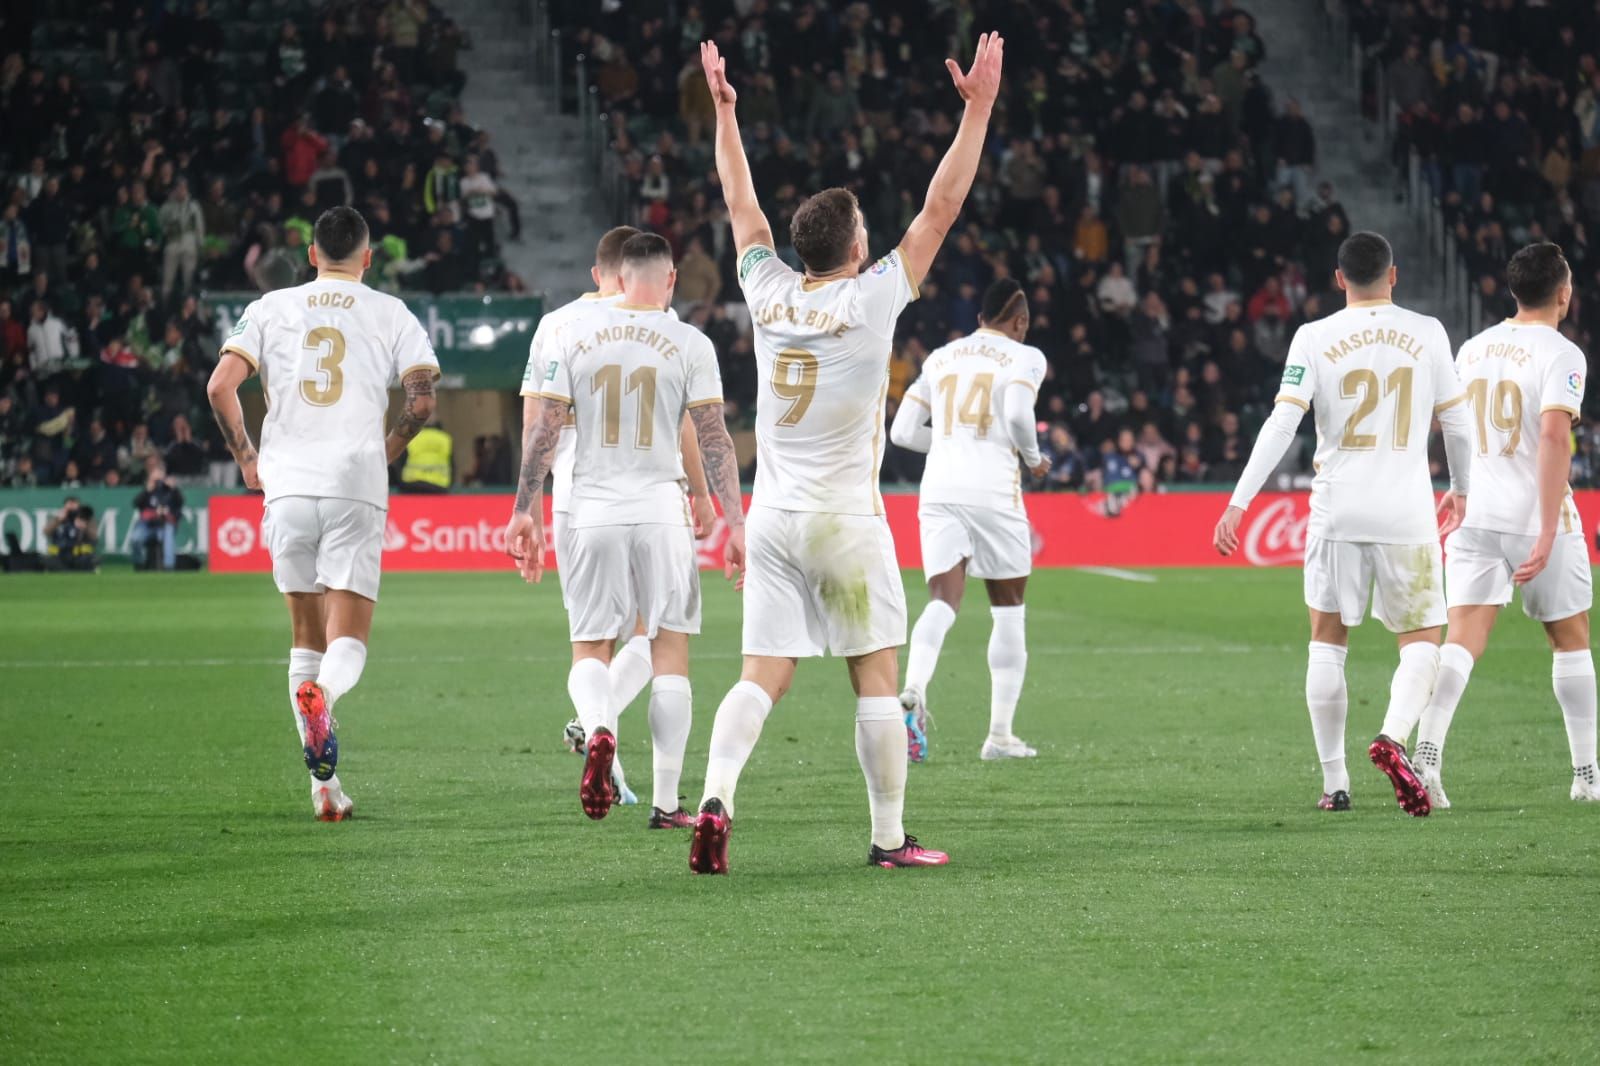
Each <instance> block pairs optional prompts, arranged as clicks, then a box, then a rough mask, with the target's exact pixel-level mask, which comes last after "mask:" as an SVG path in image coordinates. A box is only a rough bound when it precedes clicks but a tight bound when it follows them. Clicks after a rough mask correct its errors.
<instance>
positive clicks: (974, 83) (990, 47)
mask: <svg viewBox="0 0 1600 1066" xmlns="http://www.w3.org/2000/svg"><path fill="white" fill-rule="evenodd" d="M1005 47H1006V42H1005V40H1004V39H1003V38H1001V36H1000V35H999V34H998V33H985V34H983V35H981V36H980V37H979V38H978V47H977V49H976V50H975V51H974V52H973V55H972V69H970V70H968V71H967V72H966V73H965V74H963V73H961V65H960V64H959V63H957V62H956V61H955V60H954V59H946V60H945V61H944V65H945V69H947V70H949V71H950V80H951V81H953V82H955V83H956V92H958V93H960V94H961V99H963V100H965V101H966V102H967V103H969V104H978V105H980V106H982V107H992V106H994V100H995V97H997V96H999V95H1000V61H1001V59H1002V58H1003V57H1004V54H1005Z"/></svg>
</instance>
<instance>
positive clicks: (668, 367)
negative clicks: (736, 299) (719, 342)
mask: <svg viewBox="0 0 1600 1066" xmlns="http://www.w3.org/2000/svg"><path fill="white" fill-rule="evenodd" d="M540 395H542V396H543V397H544V398H545V399H547V400H554V401H557V402H562V403H570V404H572V413H573V423H574V424H573V429H572V434H573V437H574V439H575V447H574V451H575V456H574V459H573V467H572V496H571V500H570V507H569V514H570V515H571V519H570V520H571V524H572V528H573V529H581V528H583V527H585V526H622V525H636V524H642V523H654V522H664V523H671V524H675V525H689V524H690V522H689V513H688V509H687V507H686V506H685V503H684V494H683V485H682V482H683V478H684V473H683V456H682V455H681V454H680V452H679V450H678V429H679V427H680V426H681V425H682V424H683V414H684V412H685V411H686V410H688V409H689V408H691V407H700V406H702V405H704V404H713V403H714V404H720V403H721V402H722V375H721V374H720V373H719V371H718V370H717V353H716V350H715V349H714V348H713V347H712V346H711V341H710V340H709V339H707V337H706V335H705V334H704V333H701V332H700V331H699V330H697V329H695V328H694V327H693V326H691V325H689V324H687V323H685V322H680V321H678V319H677V317H676V316H674V315H671V314H669V313H668V312H666V311H663V310H661V309H659V308H654V307H636V306H633V305H631V304H625V303H618V304H615V305H610V306H596V307H594V308H593V309H592V310H591V311H590V312H589V313H587V314H585V315H583V316H582V317H581V318H579V319H577V320H575V321H573V322H571V323H569V324H568V325H567V326H566V327H565V328H563V329H562V330H561V332H560V334H559V335H558V337H557V343H556V344H555V346H554V348H553V350H552V351H551V353H550V362H549V364H548V365H547V366H546V368H545V374H544V381H543V382H542V383H541V384H540Z"/></svg>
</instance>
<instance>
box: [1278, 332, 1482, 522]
mask: <svg viewBox="0 0 1600 1066" xmlns="http://www.w3.org/2000/svg"><path fill="white" fill-rule="evenodd" d="M1462 399H1463V395H1462V392H1461V385H1460V383H1459V382H1458V381H1457V380H1456V374H1455V366H1454V364H1453V363H1452V362H1451V359H1450V338H1449V337H1448V336H1447V335H1446V334H1445V331H1444V326H1442V325H1440V324H1439V320H1438V319H1436V318H1429V317H1428V316H1427V315H1419V314H1417V313H1416V312H1414V311H1407V310H1406V309H1405V308H1403V307H1396V306H1395V305H1394V304H1392V303H1390V302H1389V301H1387V300H1383V301H1363V302H1358V303H1354V304H1351V305H1350V306H1348V307H1346V308H1345V309H1344V310H1342V311H1337V312H1335V313H1333V314H1331V315H1329V316H1328V317H1327V318H1321V319H1318V320H1317V321H1315V322H1308V323H1306V324H1305V325H1303V326H1301V327H1300V328H1299V329H1298V330H1296V331H1295V335H1294V340H1293V341H1292V342H1291V343H1290V345H1289V357H1288V359H1287V360H1286V361H1285V363H1284V367H1283V384H1282V385H1280V386H1279V388H1278V402H1279V403H1284V402H1287V403H1294V404H1298V405H1299V406H1300V407H1302V408H1307V407H1309V408H1310V409H1311V410H1312V413H1313V415H1314V416H1315V418H1316V423H1317V453H1316V463H1315V466H1316V471H1317V472H1316V477H1315V478H1314V479H1313V480H1312V483H1311V525H1310V528H1309V532H1310V533H1311V535H1312V536H1316V537H1321V538H1322V539H1323V540H1338V541H1355V542H1359V543H1371V544H1429V543H1435V542H1437V540H1438V519H1437V518H1436V517H1435V515H1434V504H1433V479H1432V477H1431V476H1430V473H1429V470H1428V432H1429V429H1430V427H1431V426H1432V424H1433V415H1434V412H1435V411H1436V410H1439V409H1441V408H1444V407H1448V406H1450V405H1452V404H1456V403H1460V402H1461V400H1462Z"/></svg>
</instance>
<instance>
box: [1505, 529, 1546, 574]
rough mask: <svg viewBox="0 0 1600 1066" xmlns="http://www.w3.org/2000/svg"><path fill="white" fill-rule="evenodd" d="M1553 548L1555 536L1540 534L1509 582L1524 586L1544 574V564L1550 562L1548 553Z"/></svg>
mask: <svg viewBox="0 0 1600 1066" xmlns="http://www.w3.org/2000/svg"><path fill="white" fill-rule="evenodd" d="M1555 546H1556V535H1555V533H1554V531H1552V532H1549V533H1540V534H1539V539H1538V540H1536V541H1534V542H1533V551H1531V552H1529V553H1528V557H1527V559H1525V560H1523V563H1522V565H1521V566H1519V567H1517V570H1516V572H1515V573H1514V574H1512V575H1511V580H1513V581H1515V582H1516V583H1517V584H1519V585H1526V584H1527V583H1528V582H1530V581H1532V580H1533V579H1534V578H1536V577H1538V576H1539V575H1540V574H1541V573H1543V572H1544V568H1545V564H1547V563H1548V562H1549V561H1550V551H1551V549H1553V548H1554V547H1555Z"/></svg>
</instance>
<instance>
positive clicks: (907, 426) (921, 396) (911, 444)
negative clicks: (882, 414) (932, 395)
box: [889, 378, 933, 452]
mask: <svg viewBox="0 0 1600 1066" xmlns="http://www.w3.org/2000/svg"><path fill="white" fill-rule="evenodd" d="M932 413H933V412H932V409H931V408H930V407H929V406H928V385H927V381H926V380H925V379H923V378H918V379H917V380H916V381H913V382H912V383H911V387H910V388H909V389H907V390H906V394H905V395H904V396H902V397H901V398H900V409H899V410H898V411H896V412H895V413H894V423H893V424H892V425H891V426H890V427H889V439H890V440H892V441H894V442H895V443H896V444H898V445H900V447H902V448H908V449H910V450H911V451H914V452H926V451H927V450H928V449H929V448H931V447H933V427H932V426H931V425H929V424H928V417H929V416H930V415H931V414H932Z"/></svg>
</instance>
